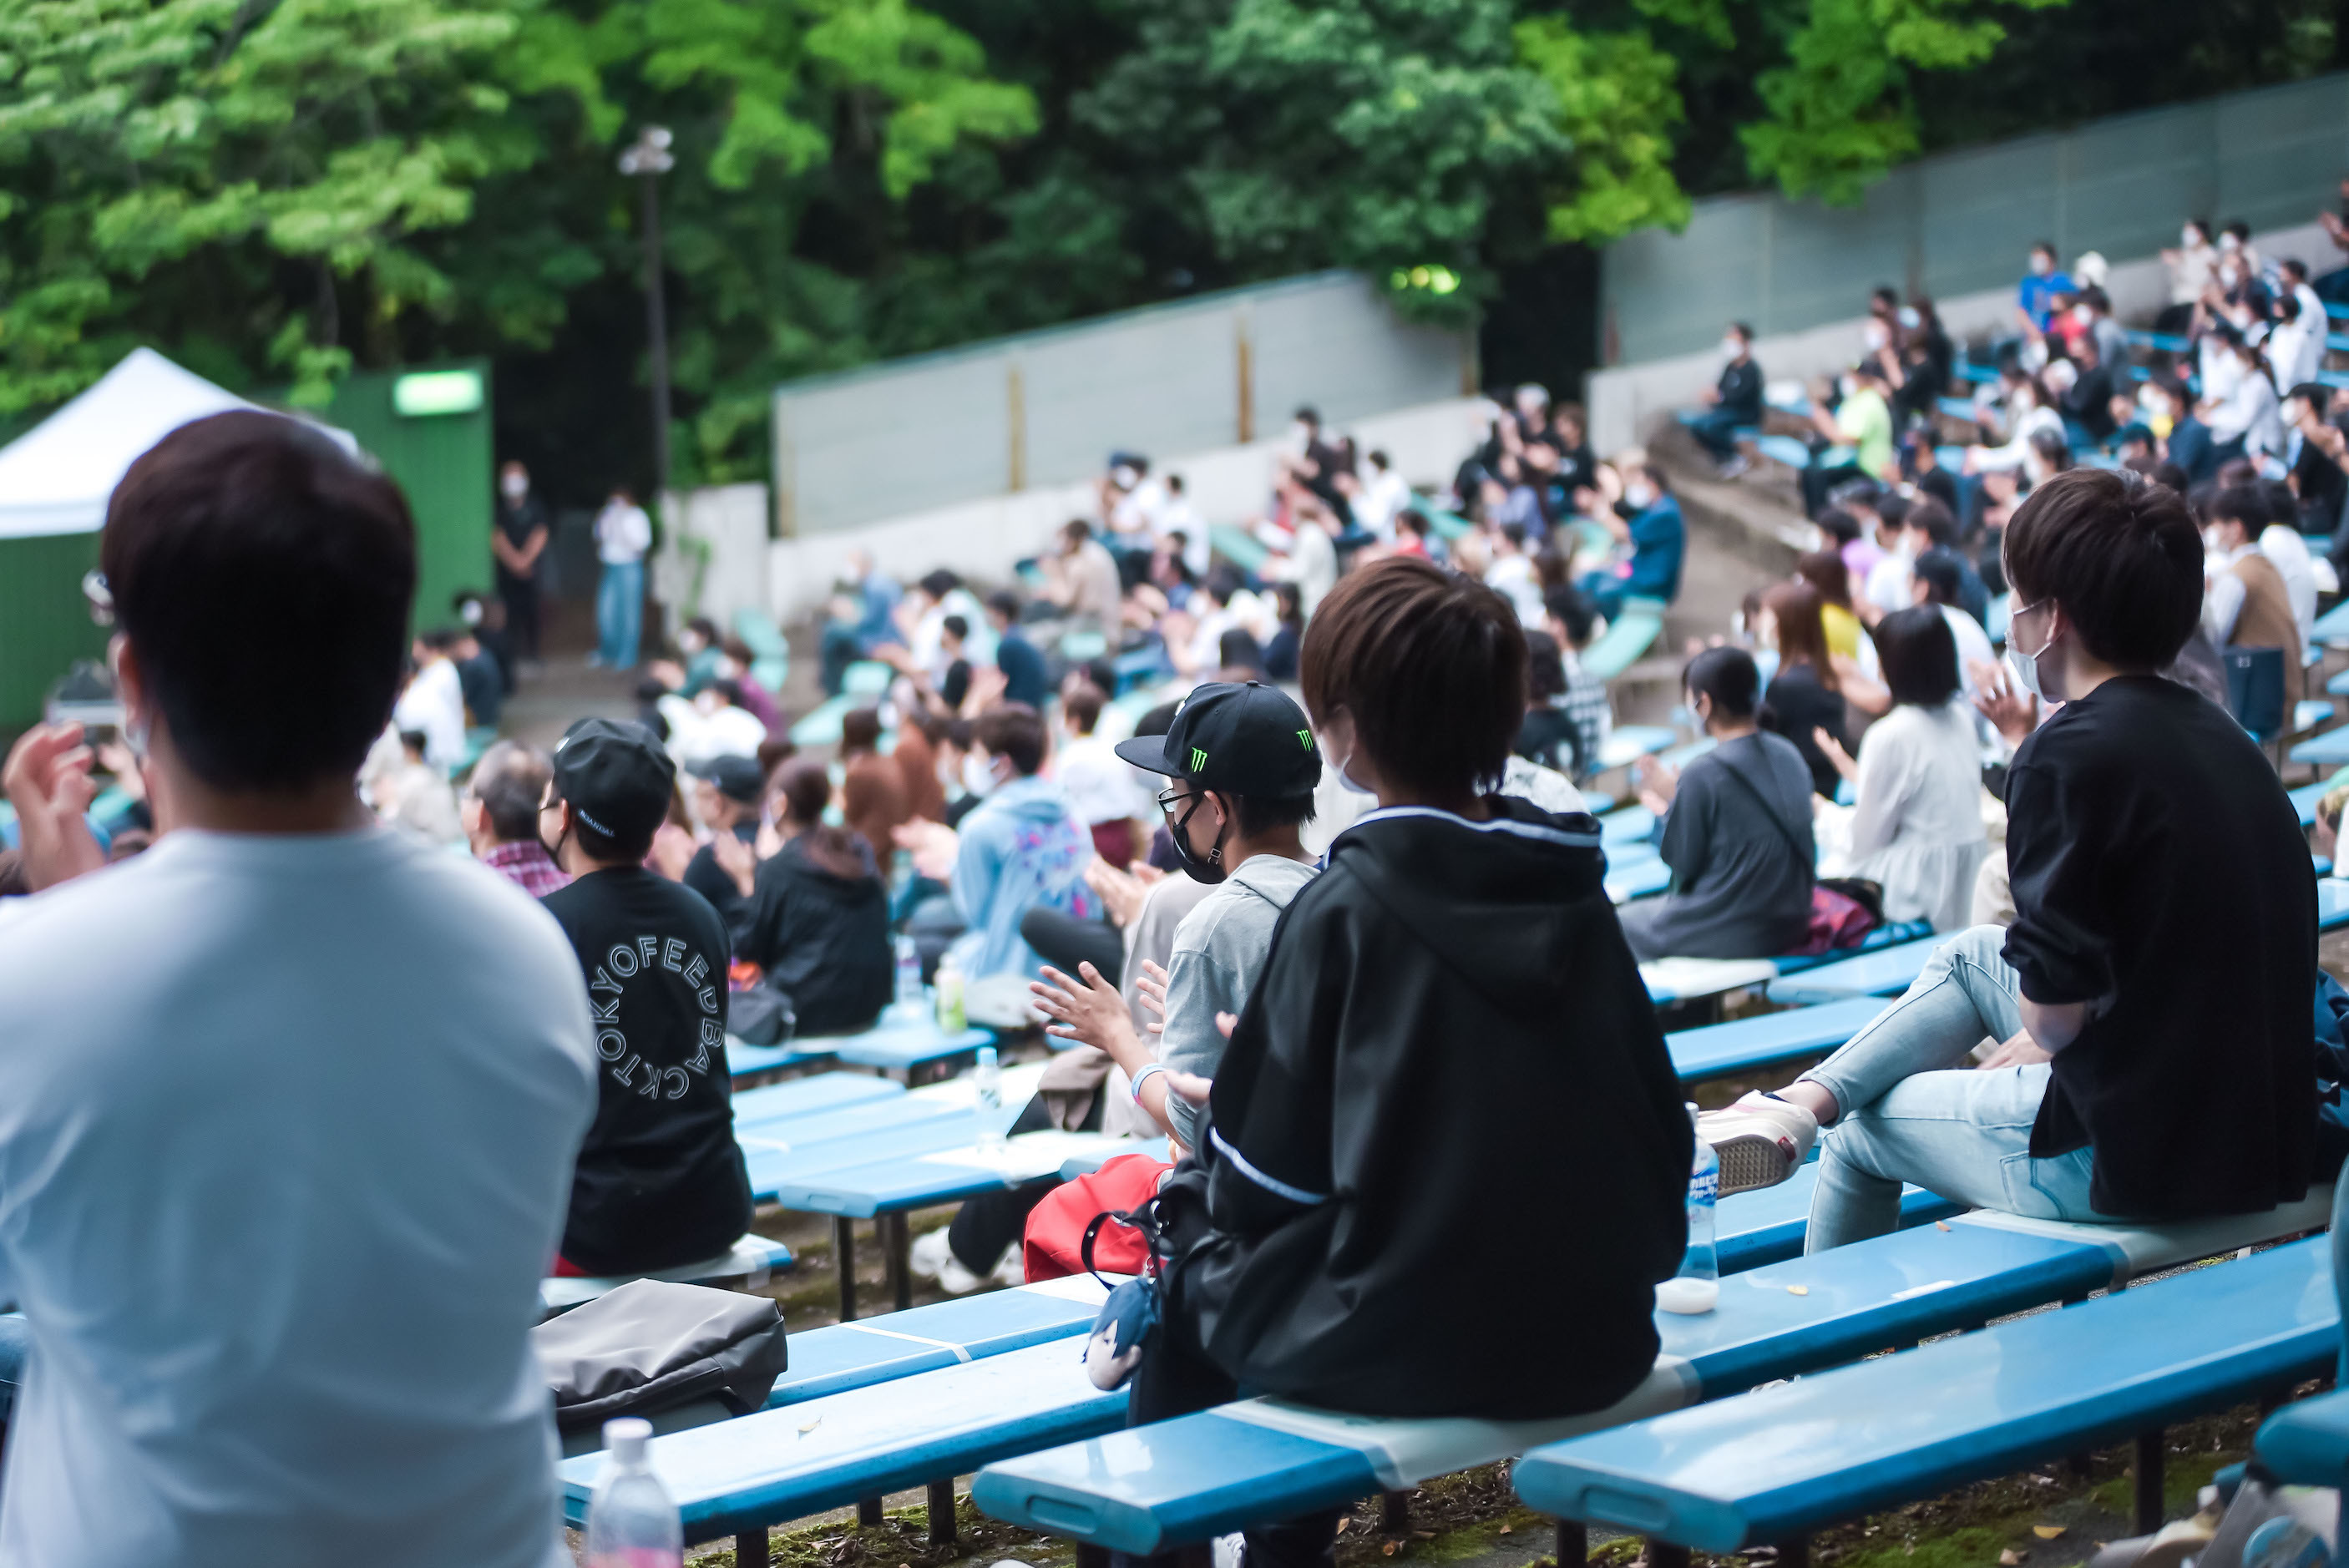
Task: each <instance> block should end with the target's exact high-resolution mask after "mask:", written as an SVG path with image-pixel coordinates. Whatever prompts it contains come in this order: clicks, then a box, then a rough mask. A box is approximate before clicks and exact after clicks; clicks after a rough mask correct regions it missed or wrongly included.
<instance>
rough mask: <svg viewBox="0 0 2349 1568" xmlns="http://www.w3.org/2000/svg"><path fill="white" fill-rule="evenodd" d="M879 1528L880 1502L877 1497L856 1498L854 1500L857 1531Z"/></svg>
mask: <svg viewBox="0 0 2349 1568" xmlns="http://www.w3.org/2000/svg"><path fill="white" fill-rule="evenodd" d="M880 1527H881V1500H880V1499H879V1498H877V1497H860V1498H858V1499H857V1500H856V1528H857V1529H859V1530H878V1529H879V1528H880Z"/></svg>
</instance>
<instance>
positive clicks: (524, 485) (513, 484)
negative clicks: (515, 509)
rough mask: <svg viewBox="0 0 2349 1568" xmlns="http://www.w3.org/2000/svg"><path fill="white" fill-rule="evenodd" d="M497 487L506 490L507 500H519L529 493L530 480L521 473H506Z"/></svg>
mask: <svg viewBox="0 0 2349 1568" xmlns="http://www.w3.org/2000/svg"><path fill="white" fill-rule="evenodd" d="M498 488H499V489H501V490H504V491H505V492H506V499H507V500H522V498H523V497H524V496H526V495H528V494H529V493H530V480H528V479H526V478H524V477H523V475H521V474H508V475H507V476H506V477H505V479H504V480H503V481H502V483H501V484H500V485H499V487H498Z"/></svg>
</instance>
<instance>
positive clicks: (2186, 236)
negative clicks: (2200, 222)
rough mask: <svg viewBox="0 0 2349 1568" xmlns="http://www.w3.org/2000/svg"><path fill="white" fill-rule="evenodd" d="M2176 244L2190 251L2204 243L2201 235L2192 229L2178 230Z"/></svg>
mask: <svg viewBox="0 0 2349 1568" xmlns="http://www.w3.org/2000/svg"><path fill="white" fill-rule="evenodd" d="M2178 243H2179V244H2181V245H2183V246H2185V247H2186V248H2187V249H2188V250H2189V251H2190V250H2192V249H2193V248H2194V247H2195V246H2197V245H2199V244H2202V243H2204V241H2203V238H2202V236H2201V234H2200V233H2199V232H2197V231H2195V230H2192V229H2180V230H2179V231H2178Z"/></svg>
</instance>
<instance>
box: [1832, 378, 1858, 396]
mask: <svg viewBox="0 0 2349 1568" xmlns="http://www.w3.org/2000/svg"><path fill="white" fill-rule="evenodd" d="M1836 390H1837V392H1838V393H1840V394H1841V395H1842V396H1844V397H1857V396H1858V395H1859V383H1858V382H1857V380H1855V379H1853V378H1852V377H1848V376H1846V377H1841V378H1840V379H1838V380H1837V382H1836Z"/></svg>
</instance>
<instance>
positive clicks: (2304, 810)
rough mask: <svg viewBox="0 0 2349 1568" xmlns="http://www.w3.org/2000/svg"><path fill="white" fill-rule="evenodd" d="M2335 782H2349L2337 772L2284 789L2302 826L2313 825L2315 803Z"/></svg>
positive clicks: (2348, 671)
mask: <svg viewBox="0 0 2349 1568" xmlns="http://www.w3.org/2000/svg"><path fill="white" fill-rule="evenodd" d="M2341 673H2342V674H2343V675H2345V676H2349V670H2344V671H2342V672H2341ZM2336 784H2349V778H2344V776H2343V775H2341V774H2339V773H2333V774H2328V775H2327V776H2326V777H2324V778H2323V779H2318V780H2317V781H2316V782H2315V783H2313V784H2303V785H2302V786H2301V787H2300V788H2299V789H2292V790H2288V791H2286V793H2288V794H2290V795H2291V797H2292V810H2296V811H2298V812H2299V813H2300V825H2301V826H2302V827H2303V828H2307V827H2313V826H2314V825H2315V822H2316V803H2317V802H2318V801H2319V800H2322V799H2324V797H2325V796H2326V794H2327V793H2329V792H2330V791H2331V790H2332V789H2333V786H2334V785H2336Z"/></svg>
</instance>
